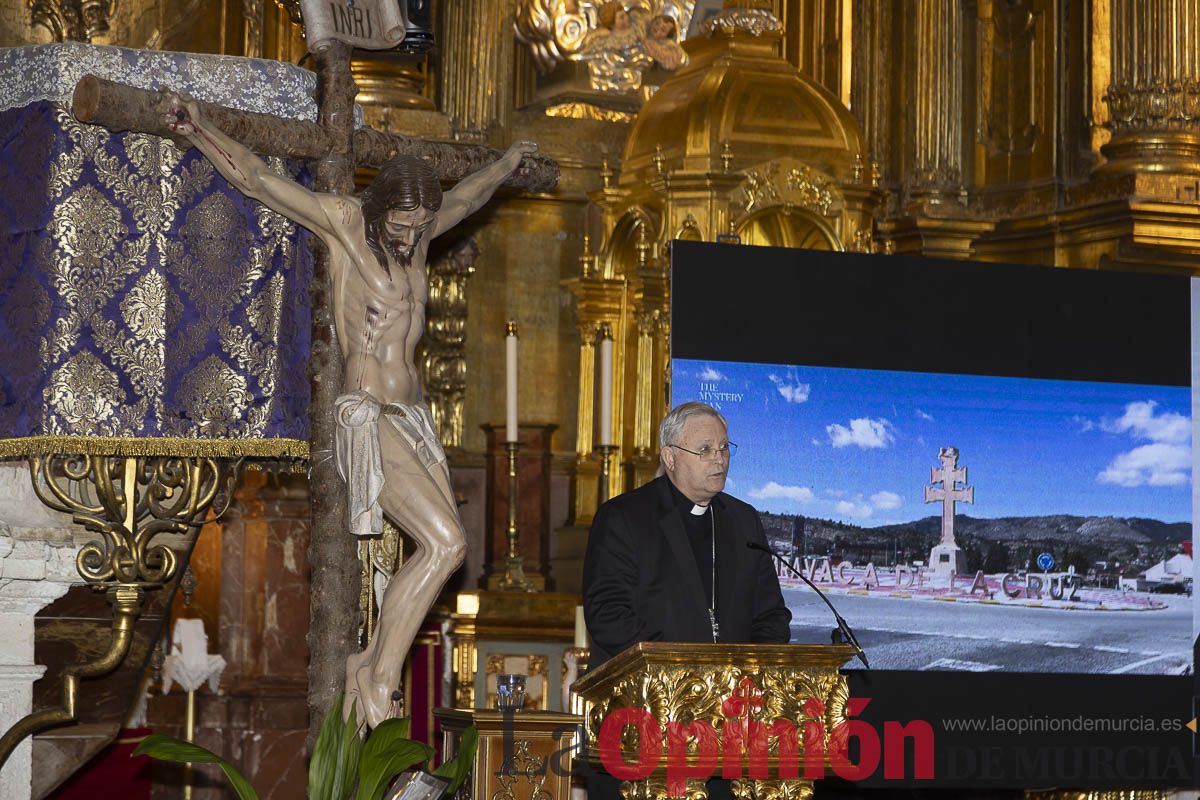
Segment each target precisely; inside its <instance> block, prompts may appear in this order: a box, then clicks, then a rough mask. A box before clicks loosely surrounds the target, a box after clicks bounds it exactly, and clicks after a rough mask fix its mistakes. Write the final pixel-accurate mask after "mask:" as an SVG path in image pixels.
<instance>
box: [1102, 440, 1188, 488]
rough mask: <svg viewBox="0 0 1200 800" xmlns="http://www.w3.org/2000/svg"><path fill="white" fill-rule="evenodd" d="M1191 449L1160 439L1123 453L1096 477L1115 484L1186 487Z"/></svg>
mask: <svg viewBox="0 0 1200 800" xmlns="http://www.w3.org/2000/svg"><path fill="white" fill-rule="evenodd" d="M1191 460H1192V456H1191V448H1189V447H1188V446H1187V445H1181V444H1167V443H1164V442H1156V443H1154V444H1144V445H1142V446H1141V447H1135V448H1134V449H1132V450H1130V451H1129V452H1128V453H1121V454H1120V455H1118V456H1117V457H1116V458H1114V459H1113V460H1112V463H1110V464H1109V465H1108V467H1107V468H1106V469H1105V470H1104V471H1103V472H1101V473H1100V474H1099V475H1097V476H1096V480H1097V481H1099V482H1100V483H1107V484H1111V485H1113V486H1125V487H1134V486H1182V485H1183V484H1185V483H1187V481H1188V469H1189V467H1190V466H1191Z"/></svg>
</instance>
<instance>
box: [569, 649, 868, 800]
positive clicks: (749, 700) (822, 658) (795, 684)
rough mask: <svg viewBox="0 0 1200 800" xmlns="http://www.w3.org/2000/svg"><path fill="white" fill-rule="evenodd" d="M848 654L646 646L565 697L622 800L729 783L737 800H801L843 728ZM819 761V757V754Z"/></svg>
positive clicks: (693, 799) (699, 799)
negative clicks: (579, 708) (577, 705)
mask: <svg viewBox="0 0 1200 800" xmlns="http://www.w3.org/2000/svg"><path fill="white" fill-rule="evenodd" d="M853 655H854V650H853V649H852V648H850V647H849V646H847V645H811V644H809V645H721V644H715V645H712V644H676V643H667V642H643V643H641V644H638V645H635V646H633V647H631V648H629V649H628V650H626V651H624V652H623V653H621V654H620V655H618V656H617V657H616V658H614V659H612V660H611V661H608V662H607V663H605V664H603V665H602V666H600V667H599V668H597V669H596V670H595V671H592V672H589V673H588V674H587V675H585V676H584V677H583V678H581V679H580V680H578V681H576V682H575V684H574V685H573V686H572V690H573V691H574V692H576V693H577V694H579V695H580V696H581V697H582V698H583V700H584V702H585V712H584V714H585V716H584V719H585V725H586V728H587V736H588V748H587V753H586V758H587V760H588V763H589V765H590V766H591V768H592V769H595V770H599V771H602V772H607V773H609V774H611V775H613V776H614V777H617V778H620V779H621V780H622V783H621V792H622V795H623V796H624V797H625V798H626V800H661V798H664V797H668V796H674V797H679V796H686V797H687V798H689V800H704V798H706V797H707V791H706V790H705V781H706V780H707V778H708V777H709V776H710V775H711V776H712V777H726V778H731V779H732V780H733V783H732V789H733V794H734V796H735V797H737V798H739V800H748V799H749V798H761V799H762V800H784V799H785V798H786V800H792V799H793V798H798V799H803V798H808V797H811V795H812V781H813V779H814V778H815V777H821V776H823V775H824V774H825V771H826V770H827V768H828V765H829V754H830V752H831V748H830V735H831V733H832V732H834V731H835V730H837V729H838V726H839V725H840V724H841V723H843V722H844V721H845V720H846V711H847V709H846V705H847V699H848V692H847V684H846V678H845V677H844V676H843V675H841V674H839V672H838V670H839V668H840V667H841V666H842V665H843V664H845V663H846V662H847V661H848V660H849V659H850V658H851V657H852V656H853ZM818 751H819V752H818Z"/></svg>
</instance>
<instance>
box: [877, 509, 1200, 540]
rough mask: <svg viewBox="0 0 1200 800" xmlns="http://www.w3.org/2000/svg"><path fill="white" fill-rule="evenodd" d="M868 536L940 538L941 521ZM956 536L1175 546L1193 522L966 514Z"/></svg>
mask: <svg viewBox="0 0 1200 800" xmlns="http://www.w3.org/2000/svg"><path fill="white" fill-rule="evenodd" d="M861 530H862V531H863V532H864V533H868V534H883V535H886V536H891V535H893V534H897V535H898V534H903V533H909V532H917V533H921V534H926V535H930V536H937V535H940V533H941V530H942V518H941V517H924V518H923V519H919V520H915V521H913V522H906V523H900V524H898V525H881V526H879V527H877V528H865V529H861ZM954 532H955V534H956V535H959V534H961V535H963V536H974V537H978V538H980V539H984V540H987V541H991V542H1021V541H1025V540H1037V541H1047V540H1059V541H1062V542H1070V543H1094V542H1128V543H1131V544H1174V543H1177V542H1182V541H1184V540H1187V539H1191V537H1192V525H1191V523H1190V522H1160V521H1159V520H1156V519H1144V518H1140V517H1076V516H1071V515H1069V514H1055V515H1052V516H1046V517H997V518H996V519H977V518H975V517H970V516H967V515H965V514H960V515H957V516H955V517H954Z"/></svg>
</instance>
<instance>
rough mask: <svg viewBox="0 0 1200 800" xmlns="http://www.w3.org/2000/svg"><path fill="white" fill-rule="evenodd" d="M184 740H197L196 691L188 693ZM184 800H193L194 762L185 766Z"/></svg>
mask: <svg viewBox="0 0 1200 800" xmlns="http://www.w3.org/2000/svg"><path fill="white" fill-rule="evenodd" d="M183 738H184V739H185V740H187V741H189V742H190V741H192V740H193V739H195V738H196V690H195V689H192V690H189V691H188V693H187V716H186V717H185V718H184V725H183ZM183 800H192V762H190V761H188V762H187V763H186V764H184V765H183Z"/></svg>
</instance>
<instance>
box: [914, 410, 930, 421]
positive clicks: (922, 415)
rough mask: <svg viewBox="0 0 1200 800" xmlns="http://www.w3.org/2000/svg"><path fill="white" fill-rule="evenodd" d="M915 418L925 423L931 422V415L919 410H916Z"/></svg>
mask: <svg viewBox="0 0 1200 800" xmlns="http://www.w3.org/2000/svg"><path fill="white" fill-rule="evenodd" d="M917 416H918V417H920V418H921V419H923V420H925V421H926V422H933V414H929V413H926V412H924V411H922V410H921V409H919V408H918V409H917Z"/></svg>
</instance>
